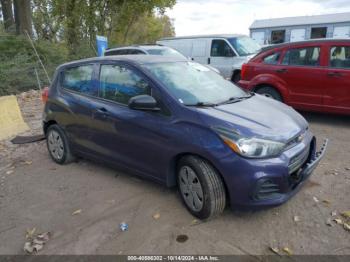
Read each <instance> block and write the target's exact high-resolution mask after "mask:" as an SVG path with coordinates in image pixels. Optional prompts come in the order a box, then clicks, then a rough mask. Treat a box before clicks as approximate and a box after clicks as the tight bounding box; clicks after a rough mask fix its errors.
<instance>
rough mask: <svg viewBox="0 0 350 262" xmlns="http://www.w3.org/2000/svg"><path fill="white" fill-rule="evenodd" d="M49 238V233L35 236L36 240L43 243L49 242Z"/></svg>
mask: <svg viewBox="0 0 350 262" xmlns="http://www.w3.org/2000/svg"><path fill="white" fill-rule="evenodd" d="M50 237H51V232H45V233H41V234H38V235H37V236H36V238H37V239H40V240H42V241H45V242H47V241H49V240H50Z"/></svg>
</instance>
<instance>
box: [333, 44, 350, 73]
mask: <svg viewBox="0 0 350 262" xmlns="http://www.w3.org/2000/svg"><path fill="white" fill-rule="evenodd" d="M330 67H333V68H350V46H333V47H332V48H331V53H330Z"/></svg>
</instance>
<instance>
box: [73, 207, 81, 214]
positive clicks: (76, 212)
mask: <svg viewBox="0 0 350 262" xmlns="http://www.w3.org/2000/svg"><path fill="white" fill-rule="evenodd" d="M80 213H81V209H78V210H75V211H74V212H73V213H72V216H75V215H79V214H80Z"/></svg>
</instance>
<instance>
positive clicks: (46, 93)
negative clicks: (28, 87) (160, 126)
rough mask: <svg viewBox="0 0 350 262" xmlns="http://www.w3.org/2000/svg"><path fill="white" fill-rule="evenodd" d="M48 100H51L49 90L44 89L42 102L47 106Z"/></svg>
mask: <svg viewBox="0 0 350 262" xmlns="http://www.w3.org/2000/svg"><path fill="white" fill-rule="evenodd" d="M48 99H49V88H48V87H44V89H43V91H42V92H41V100H42V101H43V103H44V104H45V103H46V102H47V100H48Z"/></svg>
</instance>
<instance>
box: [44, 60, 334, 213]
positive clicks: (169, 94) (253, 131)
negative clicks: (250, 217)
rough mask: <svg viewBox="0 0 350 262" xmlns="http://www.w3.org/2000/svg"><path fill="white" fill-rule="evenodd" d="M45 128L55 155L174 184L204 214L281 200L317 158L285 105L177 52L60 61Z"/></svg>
mask: <svg viewBox="0 0 350 262" xmlns="http://www.w3.org/2000/svg"><path fill="white" fill-rule="evenodd" d="M43 98H44V100H45V101H46V104H45V110H44V116H43V117H44V120H43V128H44V132H45V134H46V137H47V146H48V151H49V153H50V155H51V157H52V159H53V160H54V161H55V162H57V163H59V164H66V163H69V162H71V161H73V160H74V158H75V157H76V156H81V157H85V158H89V159H92V160H96V161H103V162H104V163H106V164H110V165H112V166H115V167H117V168H119V169H122V170H123V171H129V172H131V173H133V174H137V175H140V176H143V177H147V178H150V179H152V180H155V181H157V182H160V183H162V184H165V185H167V186H176V185H177V186H178V188H179V191H180V195H181V197H182V199H183V202H184V204H185V205H186V207H187V208H188V210H189V211H190V212H191V213H192V214H193V215H194V216H196V217H198V218H201V219H206V218H209V217H213V216H215V215H218V214H220V213H221V212H222V211H223V210H224V208H225V206H226V204H227V203H228V202H230V205H231V206H232V207H237V206H241V207H243V206H244V207H250V208H260V207H267V206H275V205H279V204H282V203H284V202H285V201H287V200H288V199H289V198H290V197H292V196H293V195H294V194H295V193H296V192H297V191H298V190H299V189H300V188H301V186H302V185H303V183H304V181H305V180H306V179H307V178H308V177H309V175H310V174H311V173H312V171H313V170H314V169H315V167H316V166H317V165H318V163H319V162H320V160H321V159H322V157H323V155H324V152H325V149H326V145H327V140H325V142H324V143H323V145H322V146H321V149H320V151H317V150H316V139H315V137H314V136H313V134H312V133H311V132H310V130H309V128H308V123H307V122H306V121H305V119H304V118H303V117H302V116H301V115H300V114H298V113H297V112H296V111H294V110H293V109H292V108H291V107H289V106H286V105H284V104H282V103H280V102H277V101H275V100H272V99H270V98H267V97H264V96H261V95H257V94H253V93H247V92H245V91H243V90H242V89H240V88H239V87H237V86H235V85H234V84H232V83H231V82H229V81H227V80H225V79H224V78H222V77H221V76H219V75H218V74H216V73H215V72H212V71H211V70H209V69H208V68H206V67H204V66H202V65H200V64H197V63H193V62H190V61H187V60H181V58H170V57H168V58H167V57H163V56H147V55H138V56H110V57H102V58H91V59H86V60H80V61H75V62H71V63H67V64H64V65H62V66H60V67H58V69H57V70H56V73H55V76H54V80H53V83H52V85H51V87H50V88H49V89H48V90H47V91H46V92H45V93H44V94H43Z"/></svg>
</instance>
